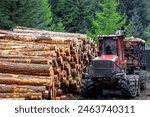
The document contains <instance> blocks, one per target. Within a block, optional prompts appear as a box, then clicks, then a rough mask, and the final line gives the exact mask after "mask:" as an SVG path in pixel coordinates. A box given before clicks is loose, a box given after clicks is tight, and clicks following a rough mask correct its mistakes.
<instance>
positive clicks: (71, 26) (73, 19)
mask: <svg viewBox="0 0 150 117" xmlns="http://www.w3.org/2000/svg"><path fill="white" fill-rule="evenodd" d="M89 5H90V4H89V0H65V2H64V5H63V11H62V14H63V15H62V22H63V24H64V26H65V29H66V31H68V32H79V33H85V32H86V31H87V29H88V27H89V23H88V22H89V15H90V14H89Z"/></svg>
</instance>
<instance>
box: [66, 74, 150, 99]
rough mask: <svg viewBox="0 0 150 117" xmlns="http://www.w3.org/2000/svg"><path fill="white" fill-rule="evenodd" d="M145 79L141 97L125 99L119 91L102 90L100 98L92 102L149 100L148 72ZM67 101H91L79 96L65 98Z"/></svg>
mask: <svg viewBox="0 0 150 117" xmlns="http://www.w3.org/2000/svg"><path fill="white" fill-rule="evenodd" d="M146 74H147V78H146V89H145V90H144V91H141V95H140V96H138V97H136V98H131V99H127V98H124V97H122V95H121V92H120V91H110V90H109V91H108V90H104V92H103V95H102V96H98V97H97V98H95V99H92V100H150V71H147V72H146ZM67 99H69V100H91V99H89V98H83V97H81V96H80V95H69V96H68V97H67Z"/></svg>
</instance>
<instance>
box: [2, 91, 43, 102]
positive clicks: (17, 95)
mask: <svg viewBox="0 0 150 117" xmlns="http://www.w3.org/2000/svg"><path fill="white" fill-rule="evenodd" d="M0 98H25V99H26V100H42V93H0Z"/></svg>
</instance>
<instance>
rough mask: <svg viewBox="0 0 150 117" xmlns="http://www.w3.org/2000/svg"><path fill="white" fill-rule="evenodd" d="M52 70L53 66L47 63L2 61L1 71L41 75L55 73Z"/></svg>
mask: <svg viewBox="0 0 150 117" xmlns="http://www.w3.org/2000/svg"><path fill="white" fill-rule="evenodd" d="M50 70H51V71H52V70H53V68H52V66H51V65H46V64H27V63H12V62H1V61H0V72H1V73H12V74H25V75H39V76H50V75H54V74H50Z"/></svg>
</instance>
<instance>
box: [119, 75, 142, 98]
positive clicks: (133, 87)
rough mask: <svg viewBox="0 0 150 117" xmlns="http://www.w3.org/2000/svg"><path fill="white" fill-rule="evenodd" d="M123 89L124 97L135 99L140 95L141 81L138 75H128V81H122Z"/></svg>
mask: <svg viewBox="0 0 150 117" xmlns="http://www.w3.org/2000/svg"><path fill="white" fill-rule="evenodd" d="M121 88H122V94H123V96H124V97H129V98H134V97H136V96H137V95H140V90H139V79H138V78H136V75H128V76H127V79H126V80H122V81H121Z"/></svg>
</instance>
